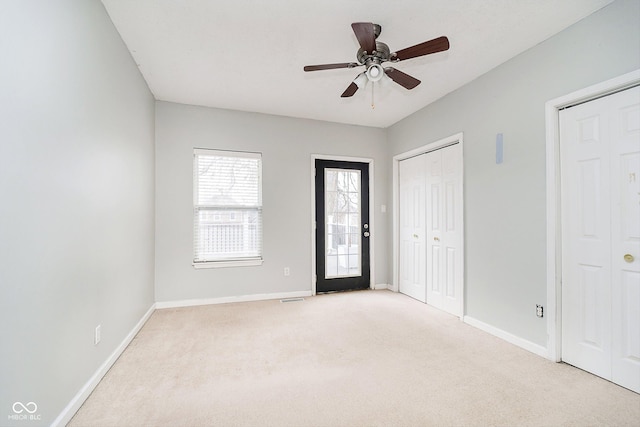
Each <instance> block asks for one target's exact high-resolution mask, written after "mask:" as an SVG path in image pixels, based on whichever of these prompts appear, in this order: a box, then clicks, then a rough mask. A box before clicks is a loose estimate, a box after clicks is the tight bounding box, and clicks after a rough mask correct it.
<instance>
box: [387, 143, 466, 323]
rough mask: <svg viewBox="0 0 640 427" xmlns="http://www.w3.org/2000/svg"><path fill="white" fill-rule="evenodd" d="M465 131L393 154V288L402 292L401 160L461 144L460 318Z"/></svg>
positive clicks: (461, 312)
mask: <svg viewBox="0 0 640 427" xmlns="http://www.w3.org/2000/svg"><path fill="white" fill-rule="evenodd" d="M463 140H464V133H463V132H460V133H456V134H455V135H451V136H449V137H446V138H443V139H440V140H438V141H435V142H432V143H429V144H426V145H423V146H421V147H418V148H414V149H413V150H409V151H406V152H404V153H400V154H396V155H395V156H393V171H392V174H393V239H392V240H393V277H392V285H391V288H390V289H391V290H392V291H393V292H400V265H399V262H400V162H401V161H402V160H406V159H409V158H411V157H416V156H419V155H421V154H426V153H429V152H431V151H436V150H439V149H442V148H446V147H449V146H451V145H455V144H460V147H461V148H462V150H461V151H460V153H461V155H462V159H460V167H461V175H462V176H461V178H462V206H460V209H462V212H463V214H462V227H461V233H462V247H461V248H460V250H461V251H462V277H463V279H462V294H461V295H460V304H461V307H460V308H461V310H460V319H463V318H464V315H465V313H466V310H465V309H466V305H465V289H466V282H467V281H466V277H465V268H464V266H465V262H464V253H465V252H464V242H465V238H464V141H463Z"/></svg>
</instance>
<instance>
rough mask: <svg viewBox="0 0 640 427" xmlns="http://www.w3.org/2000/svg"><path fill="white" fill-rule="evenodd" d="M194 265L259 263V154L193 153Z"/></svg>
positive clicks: (212, 151)
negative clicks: (231, 262)
mask: <svg viewBox="0 0 640 427" xmlns="http://www.w3.org/2000/svg"><path fill="white" fill-rule="evenodd" d="M193 181H194V195H193V198H194V206H193V223H194V245H193V247H194V264H196V263H207V262H217V261H244V260H261V259H262V158H261V155H260V154H259V153H242V152H232V151H216V150H202V149H196V150H194V166H193Z"/></svg>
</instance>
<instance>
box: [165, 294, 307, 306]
mask: <svg viewBox="0 0 640 427" xmlns="http://www.w3.org/2000/svg"><path fill="white" fill-rule="evenodd" d="M310 296H311V291H297V292H282V293H275V294H253V295H240V296H234V297H220V298H202V299H183V300H177V301H159V302H156V308H157V309H161V308H177V307H192V306H195V305H211V304H227V303H230V302H249V301H264V300H272V299H286V298H304V297H310Z"/></svg>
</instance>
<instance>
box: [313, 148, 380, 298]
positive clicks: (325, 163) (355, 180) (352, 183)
mask: <svg viewBox="0 0 640 427" xmlns="http://www.w3.org/2000/svg"><path fill="white" fill-rule="evenodd" d="M315 187H316V188H315V193H316V194H315V197H316V203H315V204H316V276H317V283H316V292H318V293H321V292H334V291H345V290H352V289H367V288H369V287H370V269H369V236H370V233H371V230H370V228H369V164H367V163H358V162H343V161H335V160H316V185H315Z"/></svg>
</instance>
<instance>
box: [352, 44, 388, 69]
mask: <svg viewBox="0 0 640 427" xmlns="http://www.w3.org/2000/svg"><path fill="white" fill-rule="evenodd" d="M390 57H391V51H390V50H389V46H387V45H386V44H385V43H382V42H379V41H376V50H375V51H374V52H365V51H364V50H362V48H360V49H358V53H357V55H356V58H357V59H358V62H359V63H360V64H363V65H367V66H368V65H369V63H371V62H376V63H378V64H381V63H383V62H385V61H389V58H390Z"/></svg>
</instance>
